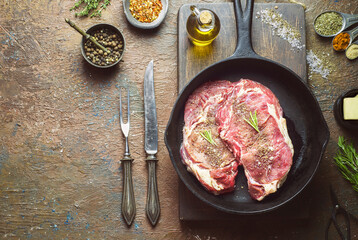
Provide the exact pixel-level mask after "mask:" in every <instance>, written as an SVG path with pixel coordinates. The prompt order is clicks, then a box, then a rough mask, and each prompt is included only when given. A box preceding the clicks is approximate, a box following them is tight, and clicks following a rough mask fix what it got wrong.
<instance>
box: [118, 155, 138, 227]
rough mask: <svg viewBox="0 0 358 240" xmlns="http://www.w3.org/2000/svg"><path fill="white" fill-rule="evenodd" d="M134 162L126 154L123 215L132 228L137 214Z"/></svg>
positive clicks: (123, 164) (123, 160)
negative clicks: (133, 173)
mask: <svg viewBox="0 0 358 240" xmlns="http://www.w3.org/2000/svg"><path fill="white" fill-rule="evenodd" d="M132 161H133V158H131V156H130V155H129V154H125V155H124V158H123V159H122V160H121V162H122V166H123V179H124V180H123V194H122V215H123V217H124V220H125V221H126V223H127V225H128V226H130V225H131V224H132V222H133V219H134V216H135V214H136V206H135V199H134V191H133V182H132Z"/></svg>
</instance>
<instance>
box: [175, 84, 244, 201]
mask: <svg viewBox="0 0 358 240" xmlns="http://www.w3.org/2000/svg"><path fill="white" fill-rule="evenodd" d="M231 87H232V83H231V82H229V81H215V82H208V83H206V84H204V85H202V86H201V87H199V88H198V89H196V90H195V91H194V93H193V94H192V95H191V96H190V97H189V99H188V100H187V102H186V105H185V110H184V122H185V125H184V129H183V144H182V146H181V156H182V161H183V163H184V164H185V165H186V166H187V169H188V171H190V172H192V173H193V174H194V175H195V176H196V178H197V179H198V180H199V181H200V182H201V184H202V185H203V186H204V187H205V188H206V189H207V190H209V191H210V192H212V193H214V194H220V193H224V192H229V191H232V190H233V189H234V186H235V176H236V175H237V167H238V163H237V161H236V160H235V157H234V155H233V154H232V153H231V151H230V150H229V149H228V148H227V147H226V145H225V142H224V141H223V140H222V139H221V138H220V137H219V133H218V127H217V125H216V120H215V115H216V111H217V109H218V107H219V106H220V104H221V103H222V102H223V100H224V97H225V95H226V93H227V91H229V90H230V89H231ZM205 133H206V134H207V135H209V138H208V139H206V138H205ZM210 135H211V138H212V142H210V141H209V140H210Z"/></svg>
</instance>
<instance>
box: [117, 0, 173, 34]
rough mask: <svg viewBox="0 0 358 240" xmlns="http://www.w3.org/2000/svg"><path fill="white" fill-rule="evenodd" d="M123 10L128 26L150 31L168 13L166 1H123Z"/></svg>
mask: <svg viewBox="0 0 358 240" xmlns="http://www.w3.org/2000/svg"><path fill="white" fill-rule="evenodd" d="M123 8H124V13H125V15H126V17H127V20H128V22H129V23H130V24H132V25H133V26H135V27H138V28H144V29H151V28H156V27H158V26H159V25H160V24H161V23H162V22H163V20H164V18H165V16H166V15H167V11H168V0H123Z"/></svg>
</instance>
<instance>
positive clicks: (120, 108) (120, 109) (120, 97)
mask: <svg viewBox="0 0 358 240" xmlns="http://www.w3.org/2000/svg"><path fill="white" fill-rule="evenodd" d="M119 120H120V122H121V127H122V124H123V116H122V88H120V89H119Z"/></svg>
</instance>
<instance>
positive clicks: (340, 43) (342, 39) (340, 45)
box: [333, 32, 351, 51]
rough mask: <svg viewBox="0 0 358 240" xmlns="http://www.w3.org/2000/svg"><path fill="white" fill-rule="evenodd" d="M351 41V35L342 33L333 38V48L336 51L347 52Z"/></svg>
mask: <svg viewBox="0 0 358 240" xmlns="http://www.w3.org/2000/svg"><path fill="white" fill-rule="evenodd" d="M350 41H351V36H350V35H349V33H346V32H341V33H340V34H338V35H337V36H335V37H334V38H333V48H334V50H336V51H342V50H346V48H347V47H348V45H349V43H350Z"/></svg>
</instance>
